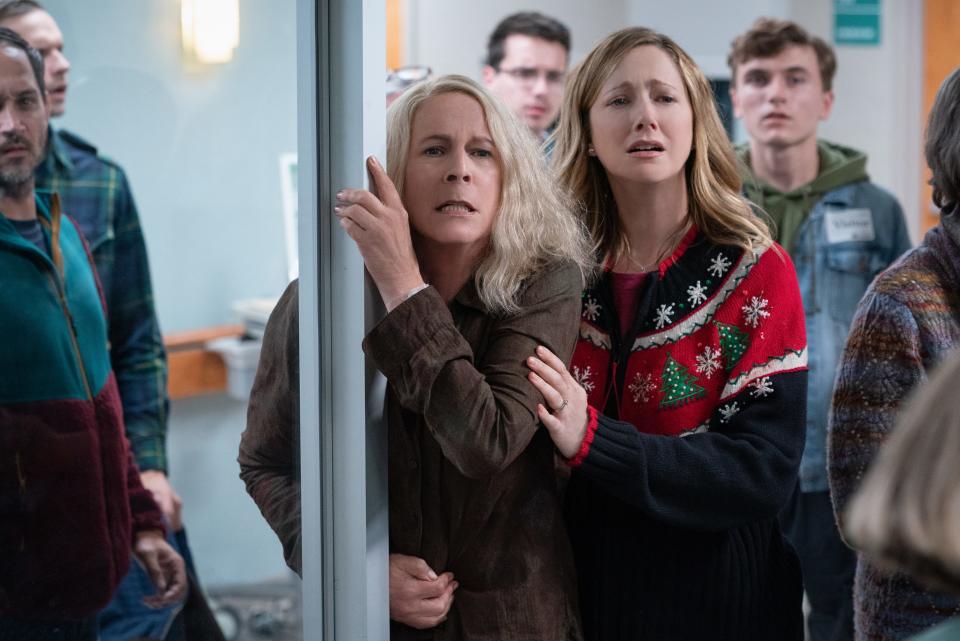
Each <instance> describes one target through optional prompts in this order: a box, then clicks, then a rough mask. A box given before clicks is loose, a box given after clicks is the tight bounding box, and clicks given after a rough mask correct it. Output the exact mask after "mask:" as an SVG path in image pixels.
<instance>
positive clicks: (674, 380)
mask: <svg viewBox="0 0 960 641" xmlns="http://www.w3.org/2000/svg"><path fill="white" fill-rule="evenodd" d="M660 378H661V380H662V381H663V387H661V388H660V391H661V392H663V394H664V397H663V400H662V401H660V407H661V408H664V409H667V408H671V407H679V406H681V405H684V404H686V403H689V402H690V401H695V400H697V399H699V398H703V397H704V396H706V394H707V391H706V390H705V389H703V388H702V387H700V386H699V385H697V384H696V380H697V377H696V376H694V375H693V374H691V373H690V371H689V370H688V369H687V368H686V367H684V366H683V365H681V364H680V363H678V362H677V361H675V360H674V359H673V356H670V355H669V354H668V355H667V363H666V365H664V367H663V373H662V374H661V375H660Z"/></svg>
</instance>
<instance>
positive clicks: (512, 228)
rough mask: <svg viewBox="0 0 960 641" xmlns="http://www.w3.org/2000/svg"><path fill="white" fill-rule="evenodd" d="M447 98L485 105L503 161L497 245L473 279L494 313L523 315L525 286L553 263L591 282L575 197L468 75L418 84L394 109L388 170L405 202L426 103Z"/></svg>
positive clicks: (518, 126)
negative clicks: (415, 131) (416, 122)
mask: <svg viewBox="0 0 960 641" xmlns="http://www.w3.org/2000/svg"><path fill="white" fill-rule="evenodd" d="M446 93H462V94H464V95H466V96H468V97H470V98H473V99H474V100H476V101H477V102H478V103H479V104H480V108H481V109H483V113H484V117H485V119H486V123H487V128H488V129H489V130H490V136H491V137H492V138H493V144H494V146H495V147H496V149H497V154H496V155H497V158H498V160H499V163H500V185H501V187H500V209H499V211H498V212H497V216H496V219H495V221H494V224H493V231H492V232H491V234H490V245H489V247H488V249H487V252H486V253H485V254H484V256H483V258H482V259H481V261H480V264H479V265H478V266H477V269H476V272H475V274H474V280H475V281H476V285H477V292H478V294H479V296H480V300H481V301H482V302H483V304H484V306H485V307H486V308H487V310H488V311H489V312H492V313H503V314H509V313H514V312H516V311H518V310H519V306H518V304H517V299H518V297H519V294H520V292H521V290H522V285H523V283H524V281H525V280H526V279H527V278H529V277H530V276H532V275H533V274H534V273H536V272H537V270H539V269H540V268H542V267H543V266H544V265H545V264H547V263H548V262H553V261H555V260H568V261H571V262H573V263H575V264H577V265H578V266H579V267H580V270H581V274H583V276H584V278H586V277H587V275H588V274H589V272H590V270H591V266H592V263H591V258H590V249H589V243H588V241H587V234H586V230H585V229H584V228H583V224H582V223H581V222H580V221H579V220H578V218H577V216H576V215H575V214H574V213H573V207H572V201H571V199H570V197H569V195H568V194H567V193H566V192H565V191H564V190H563V189H562V188H561V187H560V186H559V183H558V181H557V180H556V179H555V176H554V174H553V172H552V170H551V169H550V168H549V167H548V166H547V165H546V162H545V161H544V158H543V156H542V154H541V153H540V150H539V149H538V147H537V144H536V141H535V140H534V139H533V136H531V135H530V131H529V129H527V128H526V127H525V126H524V125H523V124H522V123H520V122H519V120H517V119H516V117H515V116H514V115H513V114H512V113H510V111H509V110H507V108H506V107H505V106H504V105H503V104H502V103H501V102H500V101H499V100H497V99H495V98H494V97H493V96H491V95H490V94H489V93H488V92H487V91H486V90H485V89H484V88H483V87H481V86H480V85H479V84H477V83H476V82H474V81H473V80H471V79H470V78H467V77H466V76H458V75H449V76H440V77H439V78H435V79H433V80H428V81H426V82H423V83H420V84H418V85H415V86H414V87H412V88H410V89H409V90H407V92H406V93H404V94H403V95H402V96H400V98H398V99H397V100H396V101H395V102H394V103H393V104H392V105H391V106H390V108H389V109H388V110H387V171H388V173H389V174H390V178H391V179H392V180H393V182H394V184H395V185H396V186H397V191H399V192H400V197H401V198H403V195H404V174H405V173H406V165H407V153H408V150H409V147H410V135H411V130H412V128H413V118H414V116H415V115H416V113H417V109H419V108H420V106H421V105H423V103H424V102H426V101H427V100H428V99H430V98H431V97H433V96H438V95H441V94H446Z"/></svg>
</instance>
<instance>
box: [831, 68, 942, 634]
mask: <svg viewBox="0 0 960 641" xmlns="http://www.w3.org/2000/svg"><path fill="white" fill-rule="evenodd" d="M925 152H926V158H927V164H928V165H929V166H930V169H931V171H932V174H933V178H932V179H931V184H932V185H933V200H934V203H935V204H936V205H937V206H938V207H940V224H939V225H937V226H936V227H934V228H933V229H931V230H930V231H929V232H927V235H926V236H925V237H924V239H923V242H922V243H921V244H920V246H919V247H917V248H915V249H913V250H911V251H909V252H907V253H906V254H905V255H904V256H903V257H902V258H900V260H898V261H897V262H896V263H894V264H893V265H892V266H891V267H890V268H889V269H887V270H886V271H885V272H883V273H882V274H881V275H880V276H878V277H877V279H876V280H874V281H873V283H872V284H871V285H870V287H869V288H868V289H867V292H866V294H865V295H864V297H863V299H862V300H861V301H860V305H859V306H858V307H857V313H856V315H855V316H854V319H853V325H852V327H851V329H850V336H849V338H848V339H847V344H846V346H845V347H844V351H843V355H842V356H841V358H840V369H839V371H838V372H837V382H836V386H835V389H834V394H833V404H832V408H831V418H830V429H829V432H828V438H827V470H828V473H829V478H830V492H831V495H832V497H833V504H834V509H835V511H836V516H837V519H838V520H839V521H840V523H841V526H842V525H843V520H844V514H845V510H846V508H847V504H848V502H849V500H850V497H851V496H852V495H853V493H854V492H855V491H856V490H857V488H858V486H859V485H860V482H861V480H862V479H863V476H864V474H865V472H866V470H867V467H868V466H869V465H870V463H871V462H872V461H873V459H874V457H875V456H876V454H877V450H878V449H880V446H881V445H882V444H883V442H884V441H885V440H886V438H887V435H888V434H889V432H890V430H891V428H892V426H893V424H894V422H895V421H896V419H897V415H898V413H899V411H900V405H901V403H902V402H903V400H904V398H905V397H906V396H907V395H908V394H909V393H910V392H911V391H912V390H913V389H914V388H916V387H917V386H918V385H920V384H921V383H923V382H924V381H926V379H927V376H928V373H929V372H930V371H931V370H932V369H933V368H934V367H935V366H936V365H937V364H938V363H940V362H941V361H942V360H944V358H945V357H946V356H947V355H948V354H949V353H950V352H951V351H953V350H955V349H957V348H960V296H958V292H960V212H958V211H957V206H958V205H957V203H958V202H960V70H956V71H954V72H953V73H952V74H951V75H950V77H949V78H948V79H947V80H946V81H944V83H943V85H942V86H941V87H940V90H939V92H938V93H937V98H936V100H935V102H934V105H933V109H932V110H931V112H930V120H929V123H928V125H927V141H926V149H925ZM853 604H854V624H855V638H856V639H857V640H858V641H874V640H876V641H881V640H882V641H887V640H900V639H906V638H907V637H909V636H910V635H913V634H916V633H917V632H920V631H921V630H924V629H926V628H929V627H931V626H933V625H935V624H937V623H940V622H941V621H943V620H944V619H946V618H947V617H949V616H952V615H956V614H960V602H958V600H957V599H956V597H953V596H949V595H946V594H941V593H937V592H933V591H930V590H928V589H926V588H925V587H923V586H921V585H920V584H918V583H915V582H914V581H913V580H912V579H910V578H908V577H906V576H904V575H902V574H891V573H888V572H886V571H884V570H883V569H881V568H879V567H877V566H876V565H875V564H874V562H873V561H872V560H871V558H870V556H869V555H867V554H864V553H860V554H858V557H857V571H856V579H855V581H854V600H853Z"/></svg>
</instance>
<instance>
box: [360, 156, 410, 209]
mask: <svg viewBox="0 0 960 641" xmlns="http://www.w3.org/2000/svg"><path fill="white" fill-rule="evenodd" d="M367 170H368V171H369V172H370V178H371V179H373V182H374V184H375V185H376V189H377V194H379V195H380V200H381V201H382V202H383V204H385V205H387V206H388V207H397V208H400V209H402V208H403V202H402V201H401V200H400V194H399V192H397V187H396V185H394V184H393V181H392V180H390V176H389V175H388V174H387V171H386V169H384V168H383V166H382V165H381V164H380V162H379V161H378V160H377V159H376V157H375V156H370V157H369V158H367Z"/></svg>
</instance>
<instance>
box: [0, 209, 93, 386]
mask: <svg viewBox="0 0 960 641" xmlns="http://www.w3.org/2000/svg"><path fill="white" fill-rule="evenodd" d="M37 214H38V216H39V218H40V222H41V224H42V226H43V229H44V234H45V235H46V236H47V241H48V245H49V246H50V247H51V255H50V256H48V255H47V254H45V253H43V252H41V251H40V250H39V249H38V248H37V247H36V246H35V245H34V244H32V243H31V242H30V241H28V240H26V239H25V238H23V237H22V236H21V235H20V234H19V232H17V230H16V229H15V228H14V226H13V225H12V224H11V223H10V221H8V220H7V219H6V217H3V216H0V273H2V274H3V279H2V282H0V309H2V313H0V336H3V337H4V339H3V347H2V349H0V362H2V367H0V404H6V403H23V402H35V401H48V400H58V399H91V398H92V397H93V396H96V395H97V394H98V393H99V391H100V390H101V388H102V387H103V386H104V384H105V383H106V381H107V377H108V376H109V374H110V360H109V345H108V342H107V328H106V322H105V320H104V308H103V303H102V301H101V298H100V292H99V290H98V288H97V283H96V280H95V277H94V274H93V268H92V266H91V263H90V259H89V257H88V256H87V252H86V248H85V247H84V245H83V241H82V239H81V236H80V234H79V232H78V231H77V229H76V228H75V227H74V226H73V223H71V222H70V220H69V219H68V218H66V217H59V216H58V214H57V212H54V213H53V214H51V211H50V207H49V197H48V196H46V195H44V194H41V193H39V192H38V194H37ZM56 218H59V220H60V234H59V236H58V237H57V238H56V239H54V238H51V229H52V228H54V227H55V224H54V221H55V219H56ZM58 252H59V253H60V254H61V255H62V262H63V264H62V267H60V268H58V266H57V265H56V264H55V260H54V258H53V257H54V256H56V255H57V253H58ZM31 337H32V338H31ZM39 364H44V365H43V366H40V365H39Z"/></svg>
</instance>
